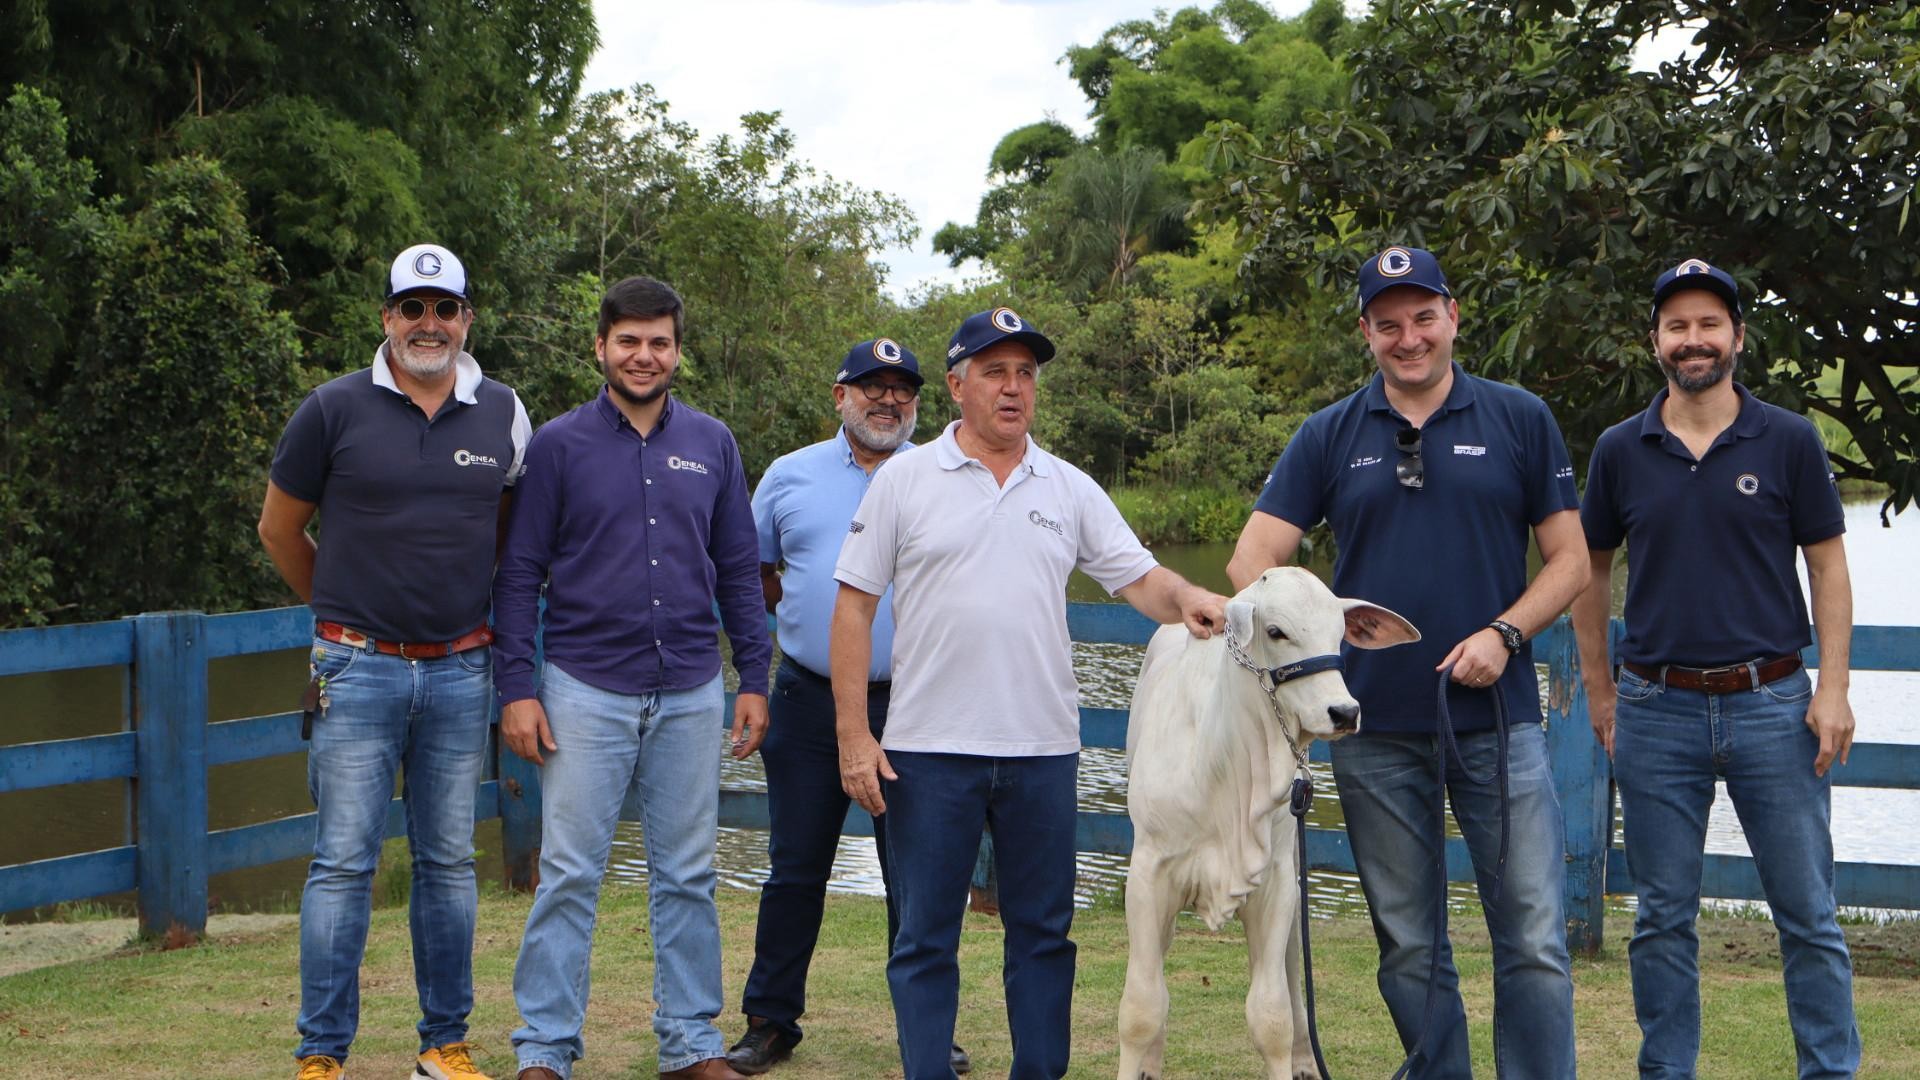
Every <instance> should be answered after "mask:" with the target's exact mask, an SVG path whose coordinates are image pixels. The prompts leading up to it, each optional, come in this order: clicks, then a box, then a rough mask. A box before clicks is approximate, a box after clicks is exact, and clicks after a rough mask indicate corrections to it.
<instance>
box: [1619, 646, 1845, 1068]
mask: <svg viewBox="0 0 1920 1080" xmlns="http://www.w3.org/2000/svg"><path fill="white" fill-rule="evenodd" d="M1618 689H1619V693H1620V697H1619V705H1618V706H1617V708H1616V709H1615V712H1614V735H1613V739H1614V742H1613V747H1614V767H1613V773H1614V777H1615V779H1616V781H1617V782H1618V783H1619V785H1620V811H1621V814H1622V818H1623V821H1624V825H1625V829H1626V839H1627V866H1628V868H1629V869H1631V870H1632V871H1633V888H1634V893H1635V895H1636V896H1637V897H1638V898H1639V901H1640V905H1639V911H1638V912H1637V913H1636V914H1635V916H1634V920H1633V944H1632V945H1631V946H1629V947H1628V950H1627V957H1628V963H1629V965H1630V966H1631V967H1632V969H1633V1008H1634V1012H1635V1014H1636V1015H1637V1016H1638V1018H1639V1020H1640V1032H1641V1035H1642V1040H1641V1043H1640V1075H1641V1076H1643V1077H1660V1078H1662V1080H1673V1078H1680V1077H1692V1076H1694V1075H1695V1067H1696V1064H1697V1061H1698V1058H1699V1056H1700V963H1699V953H1700V937H1699V934H1698V933H1696V932H1695V929H1694V919H1695V917H1696V916H1698V914H1699V912H1700V874H1701V868H1702V864H1703V853H1704V852H1705V850H1706V839H1707V810H1708V808H1709V807H1711V806H1712V805H1713V784H1714V780H1715V779H1722V780H1725V781H1726V782H1727V795H1728V796H1729V797H1730V798H1731V799H1732V800H1733V809H1734V811H1735V812H1736V813H1738V814H1739V815H1740V827H1741V829H1742V830H1743V831H1744V832H1745V833H1746V834H1747V846H1748V847H1749V848H1750V849H1751V850H1752V851H1753V860H1754V868H1755V869H1756V870H1758V871H1759V873H1760V885H1761V888H1762V889H1763V891H1765V893H1766V895H1767V904H1768V905H1769V906H1770V907H1771V908H1772V909H1773V922H1774V925H1775V927H1777V928H1778V930H1779V932H1780V961H1781V966H1782V967H1783V968H1784V972H1785V981H1786V990H1787V1022H1788V1024H1789V1025H1790V1026H1791V1027H1792V1028H1793V1044H1794V1047H1795V1048H1796V1050H1797V1051H1798V1057H1799V1073H1800V1076H1801V1077H1802V1078H1803V1080H1812V1078H1814V1077H1850V1076H1852V1075H1853V1074H1854V1072H1855V1070H1857V1069H1858V1068H1859V1067H1860V1029H1859V1028H1858V1027H1857V1026H1855V1024H1854V1016H1853V967H1852V961H1851V959H1850V957H1849V955H1848V952H1847V939H1846V937H1845V935H1843V934H1842V933H1841V931H1840V924H1839V922H1838V921H1837V919H1836V917H1835V916H1836V909H1835V905H1834V897H1833V833H1832V831H1831V828H1830V822H1831V809H1830V796H1831V794H1832V788H1833V781H1832V776H1831V774H1829V775H1828V776H1824V777H1822V776H1815V775H1813V759H1814V757H1815V755H1816V754H1818V753H1819V750H1820V739H1819V737H1818V736H1816V735H1814V733H1813V732H1812V731H1810V730H1808V728H1807V723H1806V719H1807V703H1808V701H1809V700H1810V699H1811V698H1812V697H1813V682H1812V680H1811V679H1810V678H1809V677H1808V675H1807V673H1806V672H1805V671H1804V670H1802V671H1798V672H1795V673H1794V674H1792V675H1789V676H1787V677H1786V678H1784V679H1777V680H1775V681H1773V682H1770V683H1768V684H1766V685H1765V686H1761V687H1757V688H1755V689H1752V690H1743V691H1740V692H1737V693H1732V694H1709V693H1706V692H1705V691H1700V690H1680V689H1676V688H1674V687H1662V686H1660V685H1658V684H1656V683H1651V682H1648V681H1647V680H1646V679H1643V678H1641V677H1640V676H1638V675H1635V674H1634V673H1633V672H1631V671H1626V670H1622V671H1621V672H1620V677H1619V683H1618Z"/></svg>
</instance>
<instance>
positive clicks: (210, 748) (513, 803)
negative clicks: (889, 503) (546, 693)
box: [0, 604, 1920, 952]
mask: <svg viewBox="0 0 1920 1080" xmlns="http://www.w3.org/2000/svg"><path fill="white" fill-rule="evenodd" d="M1068 625H1069V628H1070V629H1071V631H1072V635H1073V639H1074V640H1075V641H1080V642H1101V643H1120V644H1133V645H1139V644H1144V643H1145V642H1146V640H1147V638H1148V637H1150V636H1151V635H1152V632H1153V630H1154V626H1153V624H1152V623H1150V622H1148V621H1147V620H1146V619H1145V618H1144V617H1142V616H1140V615H1139V614H1138V613H1136V612H1135V611H1134V610H1133V609H1132V608H1129V607H1126V606H1124V605H1118V604H1072V605H1069V611H1068ZM311 628H312V619H311V616H310V615H309V613H308V611H307V609H306V608H304V607H293V608H279V609H274V610H270V611H250V612H242V613H238V614H232V615H204V614H201V613H199V612H161V613H154V614H147V615H139V616H134V617H132V618H128V619H121V620H119V621H117V622H106V623H86V624H80V625H75V626H60V627H49V628H44V629H30V630H8V631H0V677H5V676H12V675H24V674H31V673H36V672H48V671H63V670H71V669H76V668H95V667H109V668H113V667H117V668H121V669H123V672H124V677H125V679H126V681H127V686H128V689H129V693H128V694H127V700H128V709H127V714H126V716H125V718H124V720H125V722H124V724H123V728H124V730H122V731H121V732H118V733H114V734H107V735H91V736H86V737H82V738H74V739H58V740H51V741H47V742H36V743H25V744H19V745H13V746H3V747H0V794H5V793H7V792H12V791H25V790H30V789H36V788H47V787H54V786H59V785H65V784H77V783H88V782H95V781H102V780H119V781H123V782H125V783H126V784H127V785H128V786H129V794H130V798H129V805H130V806H131V808H132V813H131V821H130V826H129V831H128V835H127V836H126V838H125V840H126V842H125V843H124V844H122V845H120V846H117V847H110V848H106V849H103V850H98V851H89V852H82V853H79V854H74V855H64V856H60V857H57V858H51V859H42V860H38V861H35V862H27V863H16V864H13V865H0V912H5V911H17V910H22V909H27V908H35V907H41V906H44V905H48V904H56V903H62V902H66V901H73V900H84V899H87V898H90V897H96V896H103V895H108V894H111V893H119V892H127V891H130V890H131V891H134V892H136V893H137V895H138V904H139V911H140V923H141V929H142V931H143V932H145V933H149V934H164V933H168V932H169V931H174V932H181V931H184V932H186V933H190V934H197V933H199V932H200V931H201V930H203V929H204V928H205V926H206V919H207V882H208V879H209V878H210V877H211V876H212V875H214V874H220V873H225V872H227V871H229V870H238V869H243V868H246V867H251V866H259V865H262V864H265V863H270V862H277V861H280V860H283V859H292V858H297V857H300V856H303V855H306V854H307V853H308V852H310V851H311V849H312V843H313V829H314V815H313V814H311V813H306V814H296V815H293V816H290V817H284V818H279V819H275V820H272V821H265V822H258V823H255V824H250V825H243V826H239V827H237V828H231V829H219V830H212V831H209V829H208V828H207V770H208V768H209V767H211V766H214V765H224V764H230V763H233V762H240V761H251V760H255V759H258V758H264V757H271V756H274V755H278V754H289V753H297V752H299V751H301V750H303V749H304V748H305V744H304V743H303V742H302V741H301V739H300V718H299V715H298V714H297V713H293V712H286V713H277V714H274V715H271V716H256V717H250V718H247V719H243V720H229V721H223V722H220V723H208V722H207V669H208V664H209V662H210V661H212V660H215V659H218V658H221V657H226V656H238V655H247V654H253V653H262V652H274V651H279V650H284V649H296V648H305V647H306V646H307V645H308V643H309V641H310V634H311ZM1619 632H1620V624H1619V622H1618V620H1615V622H1614V626H1613V633H1614V634H1615V636H1616V639H1617V636H1618V634H1619ZM1534 650H1535V652H1534V656H1535V660H1536V662H1538V663H1541V664H1544V665H1545V666H1546V668H1547V673H1548V679H1547V695H1546V703H1545V717H1546V722H1547V736H1548V752H1549V755H1550V758H1551V761H1552V765H1553V773H1554V779H1555V783H1556V785H1557V787H1558V790H1559V794H1560V800H1561V804H1562V807H1563V809H1564V811H1565V816H1566V834H1567V835H1566V862H1567V870H1566V897H1567V936H1568V944H1569V945H1570V946H1571V947H1572V948H1574V949H1575V950H1577V951H1581V952H1591V951H1593V950H1594V949H1597V948H1598V947H1599V945H1600V942H1601V940H1602V934H1603V929H1604V927H1603V919H1604V916H1605V898H1606V896H1607V894H1608V893H1625V892H1629V891H1631V889H1632V880H1631V878H1630V876H1629V875H1628V872H1627V867H1626V858H1625V855H1624V854H1623V853H1622V852H1621V851H1620V850H1619V849H1618V848H1615V847H1613V846H1612V838H1613V833H1614V814H1613V807H1614V798H1613V788H1612V769H1611V765H1610V763H1609V762H1608V760H1607V756H1606V754H1605V753H1604V752H1602V751H1601V749H1600V747H1599V745H1598V744H1597V743H1596V742H1595V740H1594V738H1593V734H1592V732H1591V731H1590V730H1589V729H1588V726H1587V706H1586V692H1585V689H1584V688H1583V686H1582V685H1581V682H1580V678H1579V658H1578V652H1577V650H1576V649H1575V647H1574V641H1573V633H1572V631H1571V629H1570V628H1569V626H1568V624H1567V621H1566V620H1565V619H1562V620H1561V621H1560V622H1558V623H1557V624H1555V625H1554V626H1553V627H1551V628H1550V629H1548V630H1547V632H1546V633H1544V634H1542V635H1541V636H1540V639H1539V640H1538V641H1537V642H1536V643H1535V645H1534ZM1817 656H1818V651H1817V647H1816V648H1810V649H1809V650H1808V651H1807V657H1806V658H1807V660H1808V661H1809V663H1812V662H1813V661H1814V660H1815V659H1817ZM1853 661H1854V665H1853V666H1854V669H1855V670H1857V671H1916V670H1920V627H1910V626H1858V627H1855V628H1854V635H1853ZM728 715H729V716H730V715H731V710H730V709H729V710H728ZM1126 726H1127V716H1126V711H1125V710H1124V709H1096V708H1084V709H1081V710H1080V729H1081V738H1082V741H1083V742H1084V743H1085V745H1087V746H1090V747H1110V748H1121V747H1124V746H1125V745H1126ZM0 738H4V733H0ZM496 742H497V740H496ZM1313 756H1314V758H1315V759H1316V760H1319V761H1325V760H1326V746H1325V744H1321V743H1316V744H1315V746H1314V755H1313ZM490 771H491V772H493V773H494V775H491V776H489V777H487V778H486V779H484V780H483V782H482V787H481V791H480V795H479V799H478V802H477V808H476V811H475V815H476V817H477V818H480V819H486V818H493V817H498V818H500V819H501V822H502V847H503V849H504V855H505V859H506V873H507V879H508V883H509V884H512V885H518V886H522V887H524V886H525V885H526V884H527V883H529V882H530V881H531V880H532V878H533V868H534V863H535V861H536V860H537V858H538V852H539V844H540V777H539V771H538V770H537V769H535V768H533V767H532V766H530V765H528V764H527V763H526V762H523V761H521V760H520V759H518V758H516V757H514V756H513V755H512V754H511V753H509V752H507V751H505V750H504V749H500V750H498V751H497V753H496V761H495V768H494V769H493V770H490ZM1834 782H1835V783H1836V784H1840V785H1846V786H1856V787H1879V788H1904V789H1916V788H1920V746H1905V745H1894V744H1874V743H1861V744H1857V745H1855V746H1854V748H1853V753H1852V758H1851V760H1850V762H1849V763H1848V764H1847V765H1846V766H1844V767H1841V768H1837V769H1836V770H1835V771H1834ZM632 809H633V808H632V807H628V808H627V810H628V812H627V813H624V814H623V816H624V817H626V818H627V819H628V820H632V814H631V811H632ZM720 823H721V824H722V825H724V826H729V827H740V828H762V829H764V828H765V827H766V825H767V801H766V795H765V794H764V793H761V792H753V791H735V790H723V791H722V792H721V800H720ZM17 826H18V823H17V822H16V827H17ZM404 832H405V822H404V817H403V813H402V809H401V804H400V803H399V801H398V800H395V801H394V803H393V804H392V806H391V807H390V808H389V812H388V816H387V835H389V836H400V835H404ZM846 832H847V834H848V835H855V836H870V835H872V833H873V823H872V821H871V820H870V819H869V818H868V817H867V815H866V813H865V812H864V811H862V810H861V809H860V808H859V807H857V806H856V807H854V808H853V809H851V810H850V811H849V812H848V814H847V823H846ZM1132 842H1133V830H1132V826H1131V825H1130V823H1129V822H1128V821H1127V818H1126V816H1125V815H1124V814H1112V813H1094V812H1085V811H1083V812H1082V813H1081V814H1080V822H1079V847H1080V849H1081V850H1082V851H1098V852H1108V853H1114V854H1122V855H1124V854H1126V853H1127V852H1128V851H1129V850H1131V847H1132ZM1307 858H1308V862H1309V863H1310V864H1311V865H1312V866H1313V867H1314V868H1316V869H1320V870H1335V871H1345V872H1349V873H1350V872H1352V870H1353V854H1352V851H1351V849H1350V848H1349V847H1348V846H1347V842H1346V834H1345V833H1344V832H1343V831H1341V830H1338V829H1313V830H1310V831H1309V833H1308V837H1307ZM1447 867H1448V873H1449V875H1450V876H1451V877H1452V879H1453V880H1455V881H1471V880H1473V875H1472V868H1471V864H1470V862H1469V860H1468V857H1467V853H1466V848H1465V845H1464V844H1463V843H1462V842H1461V841H1460V840H1458V839H1457V838H1456V839H1451V840H1449V841H1448V850H1447ZM1704 891H1705V894H1706V895H1708V896H1714V897H1722V898H1730V899H1745V900H1759V899H1763V896H1762V893H1761V891H1760V883H1759V878H1758V876H1757V875H1756V874H1755V872H1754V868H1753V860H1752V859H1750V858H1745V857H1741V856H1729V855H1709V856H1708V857H1707V864H1706V875H1705V889H1704ZM1835 892H1836V893H1837V894H1838V897H1839V901H1840V903H1841V904H1844V905H1847V906H1853V907H1871V908H1908V909H1913V908H1920V866H1902V865H1891V864H1879V863H1858V862H1848V863H1841V864H1839V865H1838V866H1836V867H1835Z"/></svg>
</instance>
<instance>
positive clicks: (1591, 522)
mask: <svg viewBox="0 0 1920 1080" xmlns="http://www.w3.org/2000/svg"><path fill="white" fill-rule="evenodd" d="M1616 445H1618V444H1617V442H1616V441H1615V440H1613V439H1611V438H1609V437H1608V436H1607V435H1605V434H1603V435H1601V436H1600V441H1599V442H1598V443H1596V444H1594V447H1593V457H1592V458H1590V459H1588V461H1587V497H1586V499H1585V500H1584V501H1582V502H1581V504H1580V528H1581V530H1582V531H1583V532H1585V533H1586V534H1587V547H1588V549H1589V550H1592V551H1612V550H1613V549H1615V548H1617V547H1619V546H1620V544H1621V543H1622V542H1623V541H1624V540H1626V538H1627V531H1626V526H1625V524H1624V523H1623V522H1621V520H1620V506H1619V503H1618V502H1617V501H1616V500H1615V499H1614V497H1613V472H1614V462H1613V458H1614V447H1615V446H1616Z"/></svg>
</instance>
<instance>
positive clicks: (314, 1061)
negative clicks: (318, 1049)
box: [293, 1054, 347, 1080]
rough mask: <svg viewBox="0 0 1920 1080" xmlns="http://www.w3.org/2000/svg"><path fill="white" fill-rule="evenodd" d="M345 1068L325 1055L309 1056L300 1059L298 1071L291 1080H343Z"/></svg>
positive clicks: (345, 1073)
mask: <svg viewBox="0 0 1920 1080" xmlns="http://www.w3.org/2000/svg"><path fill="white" fill-rule="evenodd" d="M346 1075H347V1071H346V1067H345V1066H343V1065H341V1064H340V1062H339V1061H337V1060H336V1059H334V1058H330V1057H328V1056H327V1055H325V1054H309V1055H308V1056H306V1057H303V1058H301V1059H300V1071H299V1072H297V1073H295V1074H294V1075H293V1080H345V1077H346Z"/></svg>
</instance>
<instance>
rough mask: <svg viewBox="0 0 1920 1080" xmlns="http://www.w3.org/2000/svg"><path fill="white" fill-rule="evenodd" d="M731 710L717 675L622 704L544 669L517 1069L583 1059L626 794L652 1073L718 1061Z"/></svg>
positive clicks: (519, 980) (569, 1067)
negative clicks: (641, 922) (543, 727)
mask: <svg viewBox="0 0 1920 1080" xmlns="http://www.w3.org/2000/svg"><path fill="white" fill-rule="evenodd" d="M725 700H726V698H725V695H724V692H723V691H722V689H721V682H720V677H719V676H717V675H716V676H714V678H713V680H712V681H710V682H708V683H707V684H705V685H704V686H698V687H694V688H692V689H689V690H660V691H656V692H653V693H647V694H619V693H614V692H612V691H609V690H601V689H599V688H598V687H594V686H589V685H588V684H586V683H584V682H581V681H580V680H579V679H576V678H574V677H573V676H571V675H569V674H567V673H566V672H565V671H564V670H562V669H561V668H560V667H559V666H558V665H557V664H553V663H549V664H547V665H546V669H545V674H544V675H543V676H542V685H541V688H540V703H541V705H542V706H544V707H545V709H546V711H547V724H548V726H549V727H550V728H551V729H552V731H553V741H554V744H555V745H556V746H557V747H558V749H556V750H553V751H550V752H548V753H547V754H546V759H547V763H546V764H545V765H544V766H542V767H541V769H540V797H541V802H542V806H541V815H542V820H541V829H540V888H539V891H538V892H536V893H535V894H534V897H533V910H532V911H531V912H529V913H528V914H527V931H526V936H525V937H523V938H522V939H521V941H520V959H519V962H518V963H517V964H515V966H514V969H513V996H514V1000H515V1001H516V1002H518V1004H519V1006H520V1018H521V1020H522V1021H523V1026H522V1027H521V1028H520V1029H519V1030H518V1031H516V1032H514V1033H513V1045H514V1048H515V1050H516V1051H517V1053H518V1055H519V1058H520V1068H521V1069H527V1068H531V1067H533V1066H535V1065H543V1066H545V1067H547V1068H549V1069H552V1070H553V1071H554V1072H557V1073H559V1074H560V1075H561V1076H562V1077H563V1078H564V1077H568V1076H571V1075H572V1071H573V1062H574V1061H575V1060H576V1059H578V1058H580V1057H583V1056H585V1052H586V1045H585V1043H584V1042H583V1041H582V1039H581V1036H580V1029H581V1026H582V1024H583V1023H584V1022H585V1020H586V1015H587V992H588V985H589V982H590V976H589V972H588V967H589V961H590V960H591V954H592V949H593V927H594V921H595V915H596V908H597V906H598V903H599V899H600V880H601V878H602V877H604V876H605V875H606V871H607V856H608V854H609V853H610V852H611V851H612V849H613V831H614V827H615V826H616V825H617V824H618V823H619V821H620V808H621V805H622V804H623V803H624V802H625V801H626V800H627V798H628V795H629V793H631V794H632V795H633V797H634V798H635V799H636V800H637V803H638V806H639V808H640V815H641V829H642V831H643V833H644V835H645V837H646V845H647V885H648V889H647V915H648V923H649V926H650V927H651V931H652V935H653V1000H654V1001H655V1002H656V1003H657V1004H658V1008H657V1009H655V1011H654V1014H653V1032H654V1034H655V1035H656V1036H658V1037H659V1040H660V1071H661V1072H671V1071H673V1070H675V1069H684V1068H686V1067H687V1066H689V1065H693V1064H696V1063H698V1062H701V1061H704V1060H706V1059H708V1058H716V1057H725V1056H726V1052H727V1049H726V1044H725V1042H724V1041H723V1040H722V1039H721V1036H720V1029H719V1028H716V1027H714V1026H713V1019H714V1017H716V1016H718V1015H720V1010H721V1008H722V1007H723V1003H722V1001H721V997H720V993H721V991H720V916H719V911H718V909H716V908H715V907H714V901H713V892H714V886H715V884H716V883H717V881H718V877H717V875H716V874H715V873H714V869H713V849H714V842H715V839H716V830H717V829H718V826H719V818H720V746H721V743H722V741H723V736H724V734H725V732H724V729H723V728H722V727H721V719H722V718H721V711H722V706H723V703H724V702H725Z"/></svg>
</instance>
